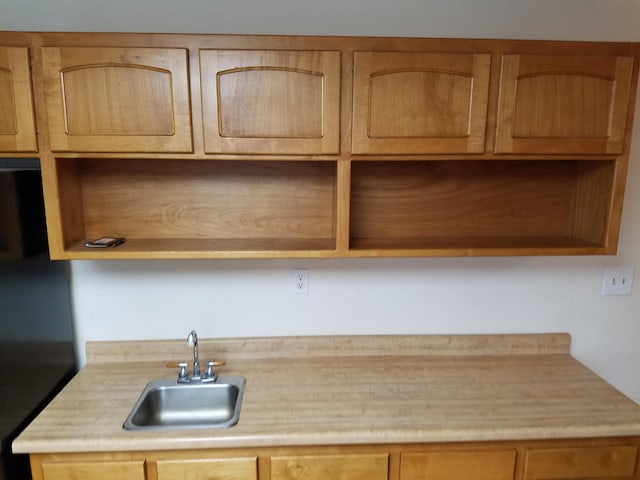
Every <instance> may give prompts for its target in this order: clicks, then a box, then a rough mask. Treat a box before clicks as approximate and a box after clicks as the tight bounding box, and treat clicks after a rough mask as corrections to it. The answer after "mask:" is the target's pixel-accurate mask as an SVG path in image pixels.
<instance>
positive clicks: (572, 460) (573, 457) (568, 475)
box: [524, 445, 638, 480]
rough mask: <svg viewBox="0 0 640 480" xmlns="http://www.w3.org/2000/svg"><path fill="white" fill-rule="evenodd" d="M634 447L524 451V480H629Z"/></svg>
mask: <svg viewBox="0 0 640 480" xmlns="http://www.w3.org/2000/svg"><path fill="white" fill-rule="evenodd" d="M637 461H638V447H637V446H635V445H629V446H607V447H591V448H540V449H531V450H528V451H527V454H526V460H525V473H524V478H525V479H526V480H534V479H535V480H552V479H558V478H562V479H567V480H569V479H581V478H589V479H592V478H593V479H596V478H603V479H610V478H632V477H635V476H636V463H637Z"/></svg>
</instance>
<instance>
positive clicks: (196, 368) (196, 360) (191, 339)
mask: <svg viewBox="0 0 640 480" xmlns="http://www.w3.org/2000/svg"><path fill="white" fill-rule="evenodd" d="M187 345H189V346H190V347H193V374H192V375H191V379H192V380H200V356H199V355H198V334H197V333H196V331H195V330H191V333H189V335H188V336H187Z"/></svg>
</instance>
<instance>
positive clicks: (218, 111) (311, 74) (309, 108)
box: [200, 50, 341, 154]
mask: <svg viewBox="0 0 640 480" xmlns="http://www.w3.org/2000/svg"><path fill="white" fill-rule="evenodd" d="M200 70H201V88H202V109H203V122H204V148H205V152H206V153H239V154H250V153H257V154H336V153H338V152H339V150H340V70H341V68H340V52H330V51H260V50H201V51H200Z"/></svg>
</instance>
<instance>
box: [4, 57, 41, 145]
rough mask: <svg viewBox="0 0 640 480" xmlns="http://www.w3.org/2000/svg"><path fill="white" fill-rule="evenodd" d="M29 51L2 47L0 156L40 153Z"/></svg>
mask: <svg viewBox="0 0 640 480" xmlns="http://www.w3.org/2000/svg"><path fill="white" fill-rule="evenodd" d="M37 150H38V144H37V141H36V126H35V121H34V114H33V97H32V94H31V69H30V68H29V49H28V48H27V47H0V152H36V151H37Z"/></svg>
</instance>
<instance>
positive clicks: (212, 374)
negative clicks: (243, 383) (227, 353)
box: [201, 360, 225, 382]
mask: <svg viewBox="0 0 640 480" xmlns="http://www.w3.org/2000/svg"><path fill="white" fill-rule="evenodd" d="M224 364H225V362H223V361H221V360H217V361H213V362H207V371H206V372H204V375H202V378H201V380H202V381H203V382H215V381H216V380H217V379H218V374H217V373H216V371H215V370H214V369H213V367H221V366H222V365H224Z"/></svg>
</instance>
